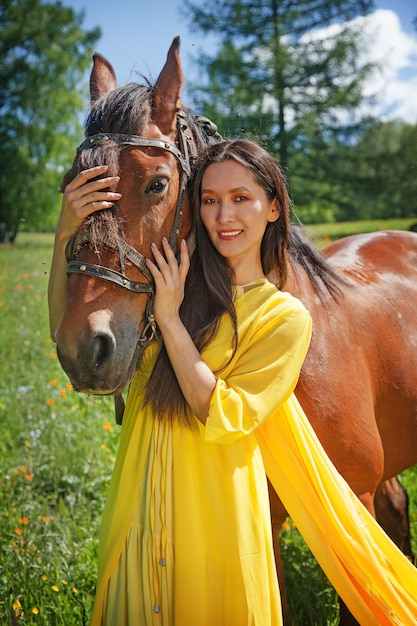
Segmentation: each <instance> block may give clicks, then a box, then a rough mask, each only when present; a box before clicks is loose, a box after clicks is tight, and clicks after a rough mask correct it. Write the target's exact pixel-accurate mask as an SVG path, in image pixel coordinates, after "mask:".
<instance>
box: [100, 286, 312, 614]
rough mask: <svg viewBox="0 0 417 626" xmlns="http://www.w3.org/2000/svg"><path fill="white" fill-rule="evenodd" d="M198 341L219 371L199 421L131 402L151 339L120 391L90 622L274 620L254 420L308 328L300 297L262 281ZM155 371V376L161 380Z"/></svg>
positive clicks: (272, 399)
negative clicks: (206, 342)
mask: <svg viewBox="0 0 417 626" xmlns="http://www.w3.org/2000/svg"><path fill="white" fill-rule="evenodd" d="M235 306H236V312H237V318H238V325H239V346H238V350H237V352H236V354H235V355H234V356H233V358H232V360H231V361H230V363H228V361H229V359H230V356H231V354H232V324H231V322H230V319H229V318H228V317H226V316H225V318H224V319H223V320H222V323H221V327H220V329H219V332H218V334H217V336H216V338H215V339H214V341H213V342H212V343H211V344H210V346H208V348H207V349H206V350H205V351H204V353H203V358H204V360H205V361H206V362H207V363H208V365H209V366H210V367H211V368H212V369H213V370H214V371H218V370H219V369H220V368H221V367H224V369H223V370H222V371H221V373H220V374H219V377H218V381H217V385H216V389H215V392H214V395H213V398H212V401H211V405H210V409H209V416H208V419H207V424H206V425H205V426H203V425H202V424H201V423H200V422H199V421H198V420H197V419H196V420H195V423H194V424H193V427H191V428H190V427H184V426H180V425H175V426H174V427H171V426H169V425H168V424H167V423H166V422H160V421H158V419H156V418H155V417H154V415H153V414H152V412H151V410H150V409H149V408H148V407H147V408H145V409H143V408H142V407H141V401H142V397H143V393H142V392H143V388H144V384H145V382H146V380H147V378H148V376H149V374H150V372H151V370H152V367H153V364H154V361H155V358H156V354H157V350H158V347H157V346H156V345H155V346H152V347H151V348H150V349H148V350H147V352H146V355H145V358H144V361H143V363H142V366H141V368H140V370H139V371H138V373H137V374H136V376H135V378H134V380H133V382H132V385H131V389H130V393H129V398H128V402H127V406H126V411H125V415H124V419H123V426H122V433H121V441H120V447H119V452H118V456H117V460H116V465H115V470H114V476H113V480H112V485H111V488H110V494H109V498H108V503H107V505H106V509H105V512H104V516H103V522H102V528H101V535H100V553H99V577H98V586H97V594H96V602H95V607H94V613H93V619H92V624H93V625H94V626H99V625H102V624H103V625H105V626H148V625H152V626H153V625H154V624H158V625H159V624H160V625H162V626H191V625H192V626H214V625H215V626H246V625H247V626H279V625H280V624H281V623H282V621H281V606H280V597H279V589H278V582H277V577H276V571H275V563H274V556H273V548H272V533H271V525H270V512H269V499H268V491H267V484H266V476H265V469H264V465H263V460H262V456H261V453H260V449H259V445H258V443H257V440H256V437H255V434H254V431H255V429H256V427H257V426H258V425H259V424H260V423H261V421H262V420H264V419H268V418H269V417H271V416H272V415H273V413H274V412H275V411H276V406H277V404H279V403H280V402H283V401H285V400H286V399H287V398H288V397H289V396H290V395H291V392H292V391H293V389H294V386H295V384H296V381H297V379H298V375H299V371H300V368H301V365H302V362H303V360H304V357H305V353H306V351H307V348H308V343H309V338H310V327H311V322H310V316H309V314H308V313H307V311H306V310H305V308H304V307H303V306H302V305H301V303H300V302H299V301H298V300H296V299H295V298H293V297H292V296H290V295H289V294H286V293H281V292H279V291H278V290H277V289H276V288H275V287H274V286H273V285H271V284H269V283H264V284H262V285H260V286H256V287H255V288H252V289H250V290H249V291H247V292H246V293H241V295H240V297H238V298H237V299H236V301H235ZM162 384H163V381H161V385H162Z"/></svg>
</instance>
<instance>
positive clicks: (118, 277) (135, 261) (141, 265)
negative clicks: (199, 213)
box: [66, 111, 208, 352]
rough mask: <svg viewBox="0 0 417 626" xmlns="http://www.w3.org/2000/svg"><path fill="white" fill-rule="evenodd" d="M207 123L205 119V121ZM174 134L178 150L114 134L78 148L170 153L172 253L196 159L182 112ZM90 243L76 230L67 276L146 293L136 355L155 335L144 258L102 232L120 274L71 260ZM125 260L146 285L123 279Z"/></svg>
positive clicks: (152, 287)
mask: <svg viewBox="0 0 417 626" xmlns="http://www.w3.org/2000/svg"><path fill="white" fill-rule="evenodd" d="M207 121H208V120H207ZM207 121H206V120H205V118H201V123H203V124H205V123H207ZM177 131H178V143H179V148H177V147H176V146H174V145H173V144H171V143H170V142H168V141H165V140H161V139H154V138H152V137H141V136H139V135H124V134H116V133H99V134H97V135H92V136H90V137H87V138H86V139H85V140H84V141H83V143H82V144H81V145H80V146H79V147H78V148H77V154H79V153H80V152H82V151H83V150H86V149H89V148H93V147H96V146H101V145H103V144H106V143H107V142H112V143H115V144H117V145H118V146H121V147H122V148H126V147H129V146H133V147H137V148H143V147H146V148H147V147H152V148H160V149H161V150H165V151H167V152H170V153H171V154H173V155H174V156H175V157H176V159H177V161H178V163H179V165H180V182H179V193H178V200H177V205H176V209H175V215H174V222H173V225H172V230H171V234H170V237H169V243H170V245H171V247H172V249H173V250H176V249H177V245H178V239H179V235H180V231H181V226H182V219H183V210H184V201H185V193H186V186H187V181H188V179H189V177H190V173H191V164H192V160H193V159H194V158H195V157H196V156H197V149H196V145H195V142H194V138H193V135H192V133H191V131H190V129H189V126H188V122H187V115H186V114H185V113H184V112H183V111H179V112H178V115H177ZM89 242H90V236H89V234H88V232H85V231H83V230H81V231H79V232H78V233H77V234H76V235H74V237H72V239H70V241H69V242H68V245H67V250H66V256H67V260H68V267H67V274H68V275H69V274H84V275H87V276H93V277H94V278H100V279H102V280H106V281H108V282H110V283H113V284H114V285H117V286H118V287H122V288H123V289H127V290H128V291H130V292H132V293H138V294H146V295H147V296H148V300H147V304H146V310H145V324H144V328H143V330H142V332H141V333H140V336H139V339H138V344H139V345H138V348H139V352H143V350H144V349H145V348H146V347H147V346H148V345H149V344H150V343H151V341H152V340H153V339H154V338H155V336H156V332H157V330H156V324H155V318H154V315H153V300H154V295H155V285H154V281H153V277H152V274H151V273H150V271H149V269H148V267H147V265H146V261H145V257H144V256H143V255H142V254H141V253H140V252H139V251H138V250H136V249H135V248H133V247H132V246H130V245H129V244H128V243H127V242H126V241H124V240H123V239H122V237H119V238H118V239H117V241H114V239H113V238H111V237H109V236H108V235H106V234H105V233H104V234H102V235H101V236H100V238H99V243H101V244H103V245H104V246H105V247H106V248H109V249H110V250H112V251H113V252H115V253H116V254H118V255H119V264H120V272H118V271H116V270H113V269H110V268H108V267H103V266H101V265H96V264H94V263H85V262H82V261H77V260H75V259H74V256H75V252H76V250H77V249H78V248H79V247H80V246H82V245H84V244H87V243H89ZM187 247H188V250H189V253H190V255H191V254H192V253H193V251H194V247H195V239H194V231H193V230H192V231H191V232H190V234H189V235H188V236H187ZM125 260H128V261H130V263H132V265H133V266H134V267H136V268H137V269H138V270H139V271H140V272H141V274H142V275H143V276H144V277H145V278H146V279H147V282H140V281H133V280H130V279H129V278H128V277H127V276H126V272H125Z"/></svg>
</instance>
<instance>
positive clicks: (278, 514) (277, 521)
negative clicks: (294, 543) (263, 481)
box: [268, 481, 292, 626]
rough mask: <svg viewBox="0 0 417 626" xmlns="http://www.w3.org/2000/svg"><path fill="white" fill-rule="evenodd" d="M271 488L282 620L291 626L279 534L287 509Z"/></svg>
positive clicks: (270, 487)
mask: <svg viewBox="0 0 417 626" xmlns="http://www.w3.org/2000/svg"><path fill="white" fill-rule="evenodd" d="M268 487H269V499H270V504H271V522H272V538H273V546H274V555H275V566H276V568H277V574H278V583H279V590H280V593H281V605H282V620H283V624H284V626H291V625H292V620H291V616H290V611H289V608H288V599H287V591H286V588H285V580H284V568H283V564H282V558H281V546H280V543H279V533H280V532H281V528H282V524H283V523H284V521H285V518H286V517H287V514H286V512H285V509H284V507H283V505H282V502H281V500H280V499H279V498H278V496H277V494H276V493H275V491H274V489H273V487H272V485H271V484H270V483H269V481H268Z"/></svg>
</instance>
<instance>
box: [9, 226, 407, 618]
mask: <svg viewBox="0 0 417 626" xmlns="http://www.w3.org/2000/svg"><path fill="white" fill-rule="evenodd" d="M322 235H323V233H321V234H320V236H322ZM324 237H325V233H324ZM51 248H52V236H51V235H40V234H39V235H26V234H21V235H19V237H18V239H17V242H16V244H15V245H14V246H0V351H1V359H0V425H1V433H2V436H1V438H0V549H1V560H0V624H1V625H2V626H8V625H11V626H16V625H20V626H29V625H31V626H32V625H42V626H55V625H63V626H64V625H65V626H81V625H84V624H88V622H89V617H90V613H91V608H92V602H93V598H94V586H95V577H96V563H97V540H98V527H99V522H100V517H101V511H102V509H103V505H104V501H105V497H106V492H107V488H108V484H109V478H110V475H111V472H112V467H113V462H114V457H115V452H116V448H117V442H118V436H119V431H118V427H117V426H116V425H115V422H114V417H113V405H112V400H111V399H106V398H95V397H88V396H83V395H79V394H76V393H75V392H74V391H73V390H72V389H71V385H70V384H69V382H68V380H67V378H66V376H65V374H64V373H63V371H62V369H61V367H60V365H59V363H58V360H57V358H56V352H55V349H54V345H53V343H52V342H51V340H50V338H49V333H48V324H47V306H46V288H47V281H48V270H49V263H50V256H51ZM416 479H417V469H414V470H409V471H408V472H406V473H405V474H404V475H403V477H402V480H403V483H404V485H405V486H406V488H407V489H408V491H409V495H410V497H411V514H412V524H413V547H414V551H415V552H417V480H416ZM282 538H283V553H284V558H285V567H286V571H287V579H288V583H289V589H290V602H291V607H292V611H293V615H294V620H295V624H296V625H299V626H309V625H311V626H333V625H336V624H337V604H336V596H335V593H334V591H333V589H332V588H331V586H330V585H329V584H328V582H327V580H326V578H325V577H324V575H323V574H322V572H321V570H320V569H319V567H318V566H317V564H316V562H315V560H314V558H313V557H312V555H311V553H310V552H309V550H308V548H307V547H306V545H305V543H304V542H303V540H302V539H301V537H300V535H299V533H298V531H297V529H296V528H294V526H293V525H292V523H291V521H290V520H289V521H288V523H287V524H286V527H285V529H284V530H283V533H282Z"/></svg>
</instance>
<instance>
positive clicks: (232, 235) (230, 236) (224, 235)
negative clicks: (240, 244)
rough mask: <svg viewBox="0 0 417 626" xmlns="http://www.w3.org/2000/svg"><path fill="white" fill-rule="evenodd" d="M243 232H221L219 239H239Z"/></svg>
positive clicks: (218, 234)
mask: <svg viewBox="0 0 417 626" xmlns="http://www.w3.org/2000/svg"><path fill="white" fill-rule="evenodd" d="M241 232H242V231H241V230H220V231H218V233H217V236H218V237H219V239H223V240H225V239H236V237H239V235H240V233H241Z"/></svg>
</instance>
